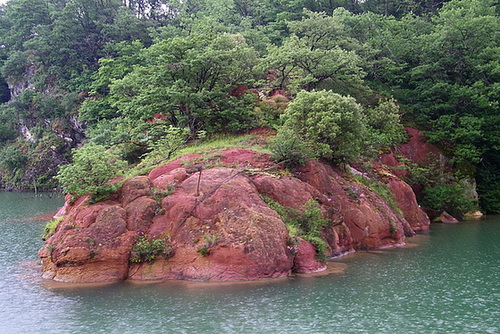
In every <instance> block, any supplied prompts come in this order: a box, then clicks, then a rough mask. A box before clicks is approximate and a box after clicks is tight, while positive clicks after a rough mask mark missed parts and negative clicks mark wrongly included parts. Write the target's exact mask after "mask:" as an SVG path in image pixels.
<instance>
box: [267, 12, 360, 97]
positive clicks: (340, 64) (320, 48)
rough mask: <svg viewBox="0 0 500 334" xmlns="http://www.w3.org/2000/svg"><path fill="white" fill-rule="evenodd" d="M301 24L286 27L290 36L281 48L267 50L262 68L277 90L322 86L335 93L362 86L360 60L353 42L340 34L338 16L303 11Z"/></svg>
mask: <svg viewBox="0 0 500 334" xmlns="http://www.w3.org/2000/svg"><path fill="white" fill-rule="evenodd" d="M305 14H306V15H307V17H305V18H304V19H302V20H301V21H290V22H289V23H288V25H289V28H290V30H291V31H292V32H293V34H292V35H291V36H290V37H289V38H286V39H285V40H284V42H283V45H282V46H271V47H270V48H269V54H268V56H267V57H266V59H265V60H264V66H265V67H267V68H271V69H272V70H274V71H275V76H276V81H277V86H278V87H279V88H281V89H283V88H285V87H287V86H288V85H289V84H292V86H295V88H296V89H297V88H298V89H300V88H303V89H306V90H313V89H315V88H318V87H320V85H322V84H323V87H324V86H326V87H328V88H329V89H334V90H336V89H337V90H338V89H341V87H342V86H346V85H347V86H353V85H354V86H356V85H360V84H361V83H362V78H363V77H364V76H365V74H366V73H365V72H364V71H363V68H362V63H363V60H362V59H361V57H360V56H359V55H358V54H357V53H356V51H355V48H356V47H353V44H357V41H356V40H354V39H351V38H349V37H348V36H346V34H345V33H344V25H343V23H342V22H341V20H340V19H339V17H338V16H340V15H335V13H334V15H333V16H328V15H326V14H325V13H314V12H310V11H306V12H305Z"/></svg>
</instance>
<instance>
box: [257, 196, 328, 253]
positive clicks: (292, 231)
mask: <svg viewBox="0 0 500 334" xmlns="http://www.w3.org/2000/svg"><path fill="white" fill-rule="evenodd" d="M262 199H263V200H264V202H266V204H267V205H268V206H269V207H270V208H271V209H273V210H274V211H276V213H277V214H278V215H279V216H280V217H281V219H282V220H283V222H284V223H285V226H286V227H287V229H288V231H289V239H290V240H296V238H297V237H300V238H303V239H304V240H307V241H309V242H310V243H311V244H312V245H313V246H314V247H315V248H316V258H317V259H318V260H320V261H325V260H326V257H327V254H328V250H329V246H328V244H327V243H326V241H325V240H324V239H323V238H322V237H321V230H322V228H323V227H325V226H326V225H328V220H326V219H325V218H323V214H322V212H321V208H320V206H319V204H318V203H317V202H316V201H315V200H314V199H310V200H309V201H308V202H307V203H306V204H305V205H304V206H303V210H302V211H301V210H297V209H294V208H289V207H284V206H282V205H281V204H279V203H278V202H275V201H273V200H272V199H270V198H269V197H265V196H263V197H262Z"/></svg>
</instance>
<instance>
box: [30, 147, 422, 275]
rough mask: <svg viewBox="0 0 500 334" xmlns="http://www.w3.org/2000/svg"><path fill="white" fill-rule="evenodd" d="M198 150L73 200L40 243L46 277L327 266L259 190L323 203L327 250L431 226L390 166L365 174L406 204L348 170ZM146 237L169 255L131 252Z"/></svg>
mask: <svg viewBox="0 0 500 334" xmlns="http://www.w3.org/2000/svg"><path fill="white" fill-rule="evenodd" d="M202 158H203V157H202V156H201V155H191V156H189V157H183V158H181V159H178V160H175V161H172V162H170V163H168V164H166V165H163V166H160V167H158V168H156V169H154V170H153V171H152V172H151V173H150V174H149V175H148V176H141V177H135V178H132V179H129V180H126V181H125V182H124V184H123V186H122V188H121V191H120V193H119V196H115V197H114V198H115V200H113V201H112V200H109V201H104V202H100V203H96V204H88V202H87V201H86V200H85V198H83V199H80V200H78V201H77V202H75V203H73V204H69V203H67V204H66V205H65V210H64V212H62V213H63V214H64V216H63V217H64V218H63V220H62V222H61V223H60V224H59V226H58V227H57V229H56V232H55V234H54V235H53V236H51V237H50V238H49V239H48V240H47V241H46V243H45V245H44V246H43V247H42V249H40V251H39V255H40V257H41V258H42V262H43V272H44V273H43V276H44V277H46V278H52V279H55V280H59V281H72V282H98V281H113V280H123V279H137V280H157V279H190V280H220V281H224V280H251V279H260V278H271V277H279V276H285V275H288V274H290V273H291V272H300V273H304V272H315V271H319V270H323V269H324V268H325V266H324V264H323V263H322V262H320V261H318V260H317V259H316V258H315V250H314V246H312V245H311V244H310V243H309V242H307V241H306V240H304V239H300V238H299V243H298V244H295V245H294V246H290V238H289V234H288V230H287V228H286V226H285V224H284V222H283V220H282V219H281V217H280V216H279V215H278V214H277V213H276V212H275V211H274V210H273V209H271V208H270V207H269V206H268V205H267V204H266V202H264V200H263V199H262V198H263V196H266V197H268V198H270V199H272V200H273V201H275V202H277V203H279V204H280V205H281V206H283V207H290V208H294V209H297V210H303V206H304V204H305V203H307V202H308V201H309V200H311V199H313V200H315V201H316V202H317V203H319V205H320V208H321V212H322V214H323V217H324V218H326V219H327V220H328V225H327V226H325V227H324V228H322V231H321V233H322V238H323V239H324V240H325V241H326V242H327V244H328V246H329V250H328V251H327V253H328V254H327V255H329V256H337V255H341V254H343V253H345V252H348V251H352V250H354V249H368V248H377V247H385V246H392V245H399V244H402V243H403V242H404V239H405V237H406V236H411V235H413V234H414V233H415V231H421V230H425V229H426V228H427V227H428V225H429V220H428V219H427V217H426V216H425V214H424V213H423V212H422V211H421V210H420V208H419V207H418V204H417V202H416V200H415V196H414V195H413V192H412V191H411V188H410V187H409V186H408V185H407V184H405V183H404V182H403V181H401V180H400V179H398V178H397V177H396V176H393V175H391V174H390V173H375V174H374V175H372V176H370V175H366V177H367V178H368V179H372V180H373V182H379V183H380V182H381V183H383V184H386V187H388V189H390V190H391V191H392V193H393V194H394V196H395V198H396V200H397V204H398V205H399V207H400V210H396V209H394V208H392V207H391V206H390V205H388V203H387V201H386V199H384V198H383V197H381V196H380V195H379V194H378V193H377V192H375V191H373V190H371V189H370V188H369V187H367V186H365V185H363V184H362V183H361V182H359V180H357V179H356V178H355V177H353V174H352V173H348V172H346V171H343V170H340V169H334V168H332V167H330V166H328V165H325V164H323V163H320V162H317V161H313V162H310V163H308V164H307V165H306V166H304V167H303V168H301V169H300V171H299V172H298V173H297V174H296V175H294V176H293V177H292V176H287V174H286V173H285V172H283V171H281V170H279V168H278V167H277V166H276V165H275V164H274V163H273V162H272V161H271V160H270V158H269V157H268V156H267V155H265V154H262V153H258V152H254V151H250V150H244V149H237V150H227V151H224V152H219V155H218V165H222V166H227V167H216V168H208V167H205V168H206V169H201V171H200V168H198V166H200V165H203V162H200V159H202ZM189 161H191V162H192V164H191V165H190V163H189ZM381 175H382V176H381ZM144 237H146V238H148V240H150V241H152V240H157V239H161V240H167V241H168V243H169V245H170V248H171V249H170V251H169V256H168V257H163V256H157V257H156V258H154V259H153V260H152V261H144V262H138V263H136V262H133V261H130V257H131V248H132V247H133V245H134V243H136V242H137V240H139V239H140V238H144Z"/></svg>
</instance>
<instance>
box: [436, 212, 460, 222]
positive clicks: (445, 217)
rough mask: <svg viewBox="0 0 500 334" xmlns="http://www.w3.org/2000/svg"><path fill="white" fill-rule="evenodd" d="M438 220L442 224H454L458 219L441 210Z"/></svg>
mask: <svg viewBox="0 0 500 334" xmlns="http://www.w3.org/2000/svg"><path fill="white" fill-rule="evenodd" d="M439 221H440V222H441V223H443V224H456V223H458V219H456V218H455V217H453V216H452V215H450V214H449V213H448V212H446V211H443V213H441V215H440V216H439Z"/></svg>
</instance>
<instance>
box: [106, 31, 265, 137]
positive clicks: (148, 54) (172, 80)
mask: <svg viewBox="0 0 500 334" xmlns="http://www.w3.org/2000/svg"><path fill="white" fill-rule="evenodd" d="M143 59H145V61H144V63H142V64H141V65H138V66H136V67H134V69H133V71H132V72H131V73H129V74H128V75H126V76H125V77H124V78H123V79H121V80H115V81H114V82H113V84H112V85H111V86H110V90H111V99H112V100H113V104H112V106H113V107H115V108H116V109H117V110H118V111H119V113H120V114H122V115H124V116H125V117H127V118H130V119H132V120H142V121H145V120H148V119H152V118H153V117H155V115H164V116H165V117H166V118H167V119H168V120H169V121H170V124H171V125H173V126H175V127H182V128H183V127H189V128H190V129H191V130H192V131H193V132H196V131H198V130H199V129H205V130H207V131H210V132H214V131H216V130H225V131H228V132H236V131H240V130H242V129H245V128H246V127H248V126H250V124H251V122H252V121H253V120H254V117H253V104H254V103H255V101H254V100H255V99H252V98H251V95H246V94H244V95H242V96H238V94H231V91H232V90H233V89H234V88H236V87H238V85H244V84H247V83H252V82H253V80H254V72H253V67H254V65H255V64H256V62H257V54H256V52H255V50H254V49H252V48H251V47H249V46H248V45H247V44H246V42H245V40H244V39H243V38H242V37H241V36H240V35H230V34H223V35H219V36H212V35H207V34H203V35H192V36H188V37H174V38H169V39H167V40H163V41H159V42H158V43H155V44H154V45H152V46H151V47H150V48H148V49H146V50H145V51H144V54H143Z"/></svg>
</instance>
